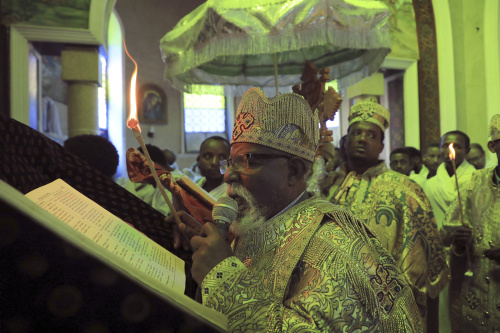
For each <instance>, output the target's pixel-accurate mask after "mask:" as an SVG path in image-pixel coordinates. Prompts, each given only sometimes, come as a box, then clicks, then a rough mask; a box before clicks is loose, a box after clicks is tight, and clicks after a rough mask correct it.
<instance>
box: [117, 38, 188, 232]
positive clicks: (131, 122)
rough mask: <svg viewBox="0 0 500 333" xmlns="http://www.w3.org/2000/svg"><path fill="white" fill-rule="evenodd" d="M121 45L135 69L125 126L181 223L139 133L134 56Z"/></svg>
mask: <svg viewBox="0 0 500 333" xmlns="http://www.w3.org/2000/svg"><path fill="white" fill-rule="evenodd" d="M123 45H124V47H125V52H126V53H127V55H128V56H129V58H130V59H131V60H132V61H133V62H134V65H135V69H134V73H133V74H132V79H131V80H130V114H129V117H128V121H127V127H128V128H130V129H131V130H132V132H133V133H134V136H135V138H136V139H137V141H139V144H140V146H141V148H142V151H143V152H144V155H145V156H146V160H147V162H148V166H149V169H150V170H151V174H152V175H153V178H154V180H155V182H156V186H157V187H158V189H159V190H160V192H161V194H162V196H163V198H164V199H165V202H166V203H167V205H168V208H169V209H170V212H171V213H172V215H173V216H174V218H175V221H176V222H177V223H178V224H179V223H181V220H180V219H179V216H178V214H177V212H176V211H175V209H174V206H173V205H172V203H171V202H170V199H169V198H168V196H167V193H166V192H165V189H164V188H163V185H162V183H161V182H160V180H159V179H158V175H157V174H156V170H155V167H154V163H153V161H152V160H151V156H149V152H148V149H147V148H146V144H145V143H144V140H143V139H142V135H141V127H140V126H139V119H138V118H137V101H136V82H137V63H136V62H135V60H134V58H132V57H131V56H130V54H129V53H128V50H127V45H125V41H123Z"/></svg>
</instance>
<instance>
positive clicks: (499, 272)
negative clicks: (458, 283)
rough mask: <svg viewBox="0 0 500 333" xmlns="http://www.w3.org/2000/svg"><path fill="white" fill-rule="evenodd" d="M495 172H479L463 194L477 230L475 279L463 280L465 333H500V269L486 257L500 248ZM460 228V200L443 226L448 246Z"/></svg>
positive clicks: (467, 214) (466, 213)
mask: <svg viewBox="0 0 500 333" xmlns="http://www.w3.org/2000/svg"><path fill="white" fill-rule="evenodd" d="M494 170H495V169H494V168H489V169H483V170H478V171H476V173H475V174H474V176H473V177H472V180H471V182H470V184H469V185H468V186H467V188H466V190H465V191H462V192H461V193H460V194H461V198H462V203H463V209H464V220H465V222H466V223H467V224H469V225H470V226H471V227H472V230H473V231H472V234H473V237H472V248H471V263H472V272H473V276H471V277H468V276H464V277H463V282H462V291H461V294H460V301H461V314H460V316H459V318H456V319H458V320H461V323H460V324H461V326H460V328H461V330H462V332H478V333H481V332H499V331H500V269H499V267H500V266H499V264H498V263H496V262H495V261H494V260H489V259H487V258H484V257H483V252H484V250H487V249H489V248H491V247H492V246H495V247H498V246H500V234H499V233H498V228H500V189H499V188H498V186H496V185H495V184H494V183H493V178H494V175H493V173H494ZM460 226H461V221H460V206H459V203H458V199H457V200H455V201H454V202H453V203H452V204H451V206H450V209H449V211H448V213H447V214H446V218H445V221H444V224H443V232H442V235H443V240H444V241H445V243H447V244H451V243H452V239H451V238H452V235H453V234H454V232H455V230H456V229H457V228H458V227H460ZM463 258H465V256H463V257H462V259H463ZM462 261H464V260H462ZM464 262H465V261H464ZM454 279H455V277H454Z"/></svg>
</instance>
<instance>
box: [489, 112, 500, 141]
mask: <svg viewBox="0 0 500 333" xmlns="http://www.w3.org/2000/svg"><path fill="white" fill-rule="evenodd" d="M490 136H491V141H494V140H498V139H500V114H496V115H494V116H493V117H492V118H491V121H490Z"/></svg>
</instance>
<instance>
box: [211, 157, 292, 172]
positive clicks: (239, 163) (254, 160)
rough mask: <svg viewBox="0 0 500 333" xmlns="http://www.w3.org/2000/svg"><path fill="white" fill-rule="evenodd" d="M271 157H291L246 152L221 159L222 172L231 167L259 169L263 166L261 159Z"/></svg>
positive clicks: (236, 169) (241, 169)
mask: <svg viewBox="0 0 500 333" xmlns="http://www.w3.org/2000/svg"><path fill="white" fill-rule="evenodd" d="M271 158H286V159H290V157H289V156H287V155H280V154H254V153H246V154H239V155H234V156H233V157H231V158H229V159H227V160H224V161H220V162H219V165H220V169H221V172H222V173H226V172H227V169H228V168H229V167H231V168H233V170H234V171H237V172H240V171H248V170H252V169H257V168H259V167H260V166H262V162H261V160H263V159H271Z"/></svg>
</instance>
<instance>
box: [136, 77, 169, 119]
mask: <svg viewBox="0 0 500 333" xmlns="http://www.w3.org/2000/svg"><path fill="white" fill-rule="evenodd" d="M137 97H138V98H137V101H138V103H137V109H138V114H139V122H140V123H143V124H166V123H167V96H166V94H165V91H163V89H162V88H160V87H159V86H157V85H155V84H145V85H143V86H142V87H141V88H140V89H139V94H138V96H137Z"/></svg>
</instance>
